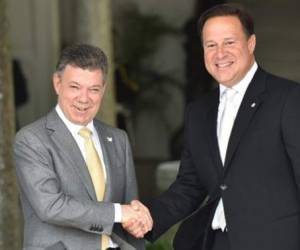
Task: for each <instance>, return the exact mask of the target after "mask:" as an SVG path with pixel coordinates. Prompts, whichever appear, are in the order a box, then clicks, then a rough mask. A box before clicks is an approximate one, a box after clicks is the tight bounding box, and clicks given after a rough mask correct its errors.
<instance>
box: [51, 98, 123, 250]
mask: <svg viewBox="0 0 300 250" xmlns="http://www.w3.org/2000/svg"><path fill="white" fill-rule="evenodd" d="M55 110H56V112H57V114H58V116H59V117H60V118H61V119H62V121H63V123H64V124H65V125H66V127H67V128H68V130H69V131H70V132H71V134H72V136H73V138H74V139H75V141H76V143H77V145H78V147H79V149H80V152H81V154H82V156H83V158H84V160H85V161H86V153H85V147H84V138H83V137H82V136H80V135H79V133H78V132H79V130H80V129H81V128H82V127H83V126H82V125H77V124H74V123H72V122H71V121H69V120H68V119H67V117H66V116H65V115H64V113H63V111H62V110H61V108H60V107H59V105H58V104H57V105H56V107H55ZM85 127H87V128H89V129H90V130H91V131H92V140H93V142H94V145H95V147H96V151H97V153H98V156H99V158H100V161H101V163H102V166H103V173H104V178H105V179H106V178H107V174H106V169H105V163H104V160H103V153H102V149H101V142H100V140H99V136H98V133H97V130H96V129H95V126H94V123H93V120H92V121H91V122H89V123H88V124H87V125H86V126H85ZM114 208H115V218H114V222H116V223H118V222H121V221H122V209H121V204H119V203H114ZM110 247H117V245H116V244H114V243H113V242H112V241H111V239H110Z"/></svg>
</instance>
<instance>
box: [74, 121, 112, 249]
mask: <svg viewBox="0 0 300 250" xmlns="http://www.w3.org/2000/svg"><path fill="white" fill-rule="evenodd" d="M79 135H80V136H81V137H83V139H84V147H85V153H86V165H87V167H88V170H89V173H90V176H91V179H92V182H93V186H94V189H95V193H96V196H97V200H98V201H103V198H104V193H105V178H104V171H103V166H102V163H101V161H100V158H99V155H98V153H97V151H96V148H95V145H94V142H93V140H92V131H90V130H89V129H88V128H86V127H83V128H81V129H80V130H79ZM108 246H109V237H108V236H107V235H104V234H102V238H101V249H102V250H103V249H106V248H108Z"/></svg>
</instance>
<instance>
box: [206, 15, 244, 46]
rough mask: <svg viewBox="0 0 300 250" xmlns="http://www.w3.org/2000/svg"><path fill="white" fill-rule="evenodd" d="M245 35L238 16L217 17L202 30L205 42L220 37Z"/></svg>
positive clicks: (209, 21)
mask: <svg viewBox="0 0 300 250" xmlns="http://www.w3.org/2000/svg"><path fill="white" fill-rule="evenodd" d="M230 34H232V35H233V34H244V31H243V27H242V24H241V22H240V20H239V18H238V17H236V16H217V17H212V18H209V19H208V20H207V21H206V22H205V24H204V26H203V30H202V35H203V37H202V38H203V40H206V39H210V38H212V37H215V36H220V35H223V36H224V35H230Z"/></svg>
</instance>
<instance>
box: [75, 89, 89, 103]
mask: <svg viewBox="0 0 300 250" xmlns="http://www.w3.org/2000/svg"><path fill="white" fill-rule="evenodd" d="M78 100H79V101H80V102H82V103H87V102H88V100H89V95H88V91H87V90H85V89H82V90H81V91H80V94H79V96H78Z"/></svg>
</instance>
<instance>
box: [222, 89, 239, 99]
mask: <svg viewBox="0 0 300 250" xmlns="http://www.w3.org/2000/svg"><path fill="white" fill-rule="evenodd" d="M236 93H237V91H236V90H235V89H232V88H227V89H226V90H225V91H224V93H223V97H224V99H225V100H226V101H230V102H232V101H233V99H234V97H235V94H236Z"/></svg>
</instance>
